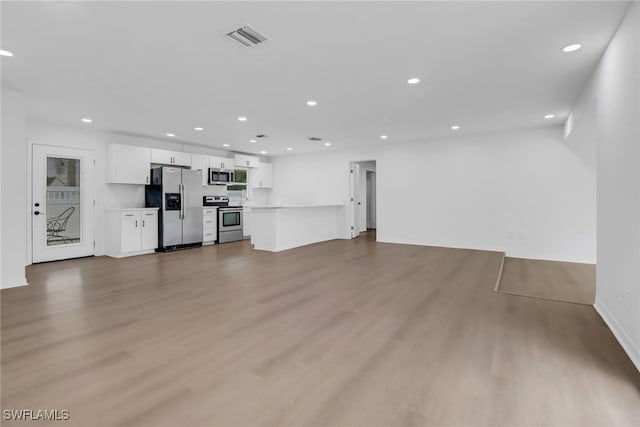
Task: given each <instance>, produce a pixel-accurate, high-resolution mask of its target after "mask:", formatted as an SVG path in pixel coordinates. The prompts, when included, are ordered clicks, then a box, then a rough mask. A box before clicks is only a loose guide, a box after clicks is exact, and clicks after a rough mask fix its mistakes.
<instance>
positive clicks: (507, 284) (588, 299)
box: [497, 258, 596, 305]
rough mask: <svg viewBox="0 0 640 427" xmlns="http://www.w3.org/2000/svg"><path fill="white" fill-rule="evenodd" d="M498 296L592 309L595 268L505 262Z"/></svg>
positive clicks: (535, 260) (538, 262) (543, 263)
mask: <svg viewBox="0 0 640 427" xmlns="http://www.w3.org/2000/svg"><path fill="white" fill-rule="evenodd" d="M497 290H498V292H504V293H505V294H513V295H521V296H528V297H534V298H545V299H551V300H554V301H565V302H573V303H577V304H588V305H593V303H594V302H595V299H596V266H595V265H593V264H578V263H573V262H557V261H542V260H537V259H522V258H506V259H505V260H504V268H503V270H502V277H501V280H500V284H499V286H498V289H497Z"/></svg>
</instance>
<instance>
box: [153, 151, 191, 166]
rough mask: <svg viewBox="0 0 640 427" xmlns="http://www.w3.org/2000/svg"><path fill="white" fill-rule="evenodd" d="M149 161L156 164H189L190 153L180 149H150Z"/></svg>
mask: <svg viewBox="0 0 640 427" xmlns="http://www.w3.org/2000/svg"><path fill="white" fill-rule="evenodd" d="M151 163H155V164H158V165H172V166H187V167H190V166H191V154H190V153H183V152H181V151H168V150H160V149H158V148H152V149H151Z"/></svg>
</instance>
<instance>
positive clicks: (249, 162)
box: [236, 154, 260, 168]
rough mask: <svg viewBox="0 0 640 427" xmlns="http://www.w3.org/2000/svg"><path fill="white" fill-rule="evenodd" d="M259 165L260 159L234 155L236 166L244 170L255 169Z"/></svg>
mask: <svg viewBox="0 0 640 427" xmlns="http://www.w3.org/2000/svg"><path fill="white" fill-rule="evenodd" d="M259 164H260V158H259V157H256V156H248V155H246V154H236V166H240V167H245V168H257V167H258V166H259Z"/></svg>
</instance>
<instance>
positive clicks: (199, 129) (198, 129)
mask: <svg viewBox="0 0 640 427" xmlns="http://www.w3.org/2000/svg"><path fill="white" fill-rule="evenodd" d="M193 130H197V131H201V130H204V128H200V127H198V128H193Z"/></svg>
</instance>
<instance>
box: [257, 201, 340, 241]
mask: <svg viewBox="0 0 640 427" xmlns="http://www.w3.org/2000/svg"><path fill="white" fill-rule="evenodd" d="M346 238H348V233H347V226H346V211H345V204H305V205H303V204H301V205H296V204H290V205H263V206H260V205H257V206H251V243H252V244H253V247H254V249H257V250H262V251H271V252H279V251H284V250H287V249H292V248H297V247H299V246H304V245H310V244H312V243H318V242H324V241H327V240H334V239H346Z"/></svg>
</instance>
